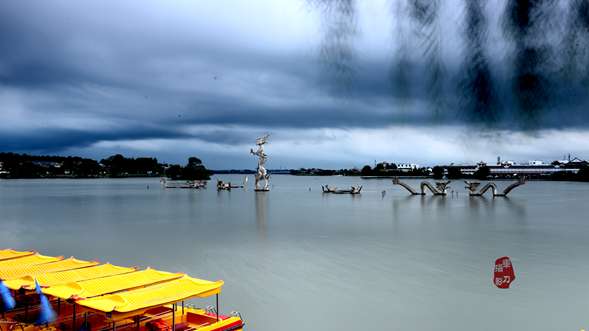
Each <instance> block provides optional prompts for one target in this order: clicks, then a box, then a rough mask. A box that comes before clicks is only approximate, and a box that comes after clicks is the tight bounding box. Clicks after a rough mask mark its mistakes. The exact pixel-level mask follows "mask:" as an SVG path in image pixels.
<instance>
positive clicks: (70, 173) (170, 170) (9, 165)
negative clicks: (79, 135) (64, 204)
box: [0, 153, 211, 180]
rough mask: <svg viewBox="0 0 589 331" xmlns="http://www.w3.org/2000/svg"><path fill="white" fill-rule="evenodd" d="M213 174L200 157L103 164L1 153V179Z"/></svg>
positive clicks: (119, 159)
mask: <svg viewBox="0 0 589 331" xmlns="http://www.w3.org/2000/svg"><path fill="white" fill-rule="evenodd" d="M210 175H211V172H210V171H209V170H208V169H207V168H206V167H205V166H204V165H203V164H202V161H201V160H200V159H199V158H197V157H190V158H188V163H187V164H186V165H185V166H181V165H178V164H166V163H159V162H158V160H157V159H156V158H151V157H138V158H129V157H125V156H123V155H121V154H115V155H112V156H110V157H107V158H105V159H102V160H100V161H96V160H93V159H90V158H82V157H77V156H65V157H64V156H34V155H28V154H17V153H0V177H2V178H105V177H111V178H122V177H163V176H165V177H168V178H171V179H182V180H184V179H185V180H206V179H210Z"/></svg>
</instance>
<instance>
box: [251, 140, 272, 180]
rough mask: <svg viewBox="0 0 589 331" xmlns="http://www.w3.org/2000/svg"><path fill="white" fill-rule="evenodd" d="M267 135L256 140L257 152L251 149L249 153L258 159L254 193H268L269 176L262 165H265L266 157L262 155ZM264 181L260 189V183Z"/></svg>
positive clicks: (264, 154)
mask: <svg viewBox="0 0 589 331" xmlns="http://www.w3.org/2000/svg"><path fill="white" fill-rule="evenodd" d="M268 137H270V135H269V134H267V135H265V136H263V137H260V138H258V139H256V145H258V150H256V151H254V150H253V148H252V149H250V153H252V154H253V155H256V156H257V157H258V172H257V173H256V188H255V190H256V191H270V188H269V187H268V186H269V185H270V181H269V180H270V175H269V174H268V172H267V171H266V168H265V167H264V165H265V164H266V159H267V158H268V155H266V153H264V144H266V143H267V142H268ZM262 180H264V186H263V187H260V181H262Z"/></svg>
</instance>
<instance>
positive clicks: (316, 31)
mask: <svg viewBox="0 0 589 331" xmlns="http://www.w3.org/2000/svg"><path fill="white" fill-rule="evenodd" d="M404 1H405V0H397V1H396V2H395V1H393V0H374V1H356V2H354V1H353V0H333V1H327V2H324V1H323V2H322V1H304V0H284V1H277V0H267V1H262V0H248V1H236V0H215V1H198V0H191V1H164V0H160V1H155V0H136V1H115V0H112V1H111V0H96V1H94V0H87V1H70V0H47V1H28V0H18V1H17V0H14V1H13V0H7V1H1V2H0V115H1V119H0V151H13V152H26V153H35V154H36V153H43V154H59V155H82V156H88V157H93V158H98V159H99V158H102V157H106V156H108V155H111V154H114V153H122V154H125V155H129V156H154V157H157V158H158V159H159V160H160V161H166V162H179V163H184V162H185V161H186V159H187V158H188V156H193V155H194V156H198V157H200V158H201V159H202V160H203V161H204V163H205V165H207V167H209V168H213V169H221V168H255V166H256V160H255V158H254V157H253V156H251V155H249V154H248V153H249V149H250V148H251V147H254V142H255V138H256V137H257V136H260V135H262V134H264V133H270V134H271V138H270V144H269V145H268V146H267V148H266V152H267V153H268V154H269V155H270V158H269V161H268V167H269V168H271V169H274V168H298V167H333V168H341V167H346V168H349V167H360V166H362V165H364V164H372V163H373V162H374V161H375V160H378V161H381V160H389V161H394V162H416V163H419V164H424V165H425V164H436V163H446V162H473V161H479V160H486V161H493V160H495V158H496V157H497V156H498V155H501V156H502V157H503V158H504V159H515V160H522V161H523V160H530V159H544V160H553V159H558V158H562V157H563V155H564V154H568V153H572V154H573V155H578V156H580V157H582V158H589V143H588V142H589V131H588V130H587V126H586V124H587V117H586V112H585V111H584V109H585V108H586V106H587V103H586V99H584V97H580V99H579V98H576V96H578V95H581V96H582V95H584V94H586V92H587V91H588V90H587V89H586V86H587V85H586V81H583V83H582V84H580V85H575V86H576V87H577V88H578V87H579V86H580V87H581V88H580V90H575V89H574V88H573V87H571V88H570V89H569V88H568V87H567V86H568V85H566V84H567V82H568V81H570V79H569V80H565V79H562V78H561V80H559V79H553V80H552V84H553V86H555V87H556V88H558V89H561V90H566V91H567V92H566V93H568V94H570V95H572V96H573V97H571V98H572V99H571V98H562V97H560V99H557V100H556V102H554V101H553V102H551V103H550V107H546V108H547V109H542V110H539V111H536V112H535V113H534V118H533V120H530V118H529V116H526V117H522V116H521V115H520V114H519V113H518V111H517V110H515V107H516V105H515V104H516V103H515V102H513V100H512V99H517V94H516V95H515V97H514V94H513V93H512V94H510V93H508V92H507V91H510V88H509V86H510V66H509V65H508V64H509V63H512V62H513V61H512V60H513V58H512V57H511V56H510V52H511V50H513V49H514V47H515V46H514V45H513V44H510V40H509V38H505V36H504V35H505V33H504V31H503V30H504V28H502V27H503V25H502V24H503V23H502V20H501V17H502V12H503V10H504V7H505V1H500V0H490V1H487V2H486V3H487V4H486V6H484V8H483V12H484V15H485V17H486V20H485V26H487V27H488V28H487V29H486V30H485V34H484V38H485V39H484V41H483V44H484V54H485V55H486V57H487V61H488V63H489V66H490V68H491V76H492V77H493V81H494V82H496V84H495V85H496V86H497V88H496V89H497V92H496V94H495V95H497V96H499V98H498V99H500V100H501V101H502V102H501V103H502V105H501V112H499V111H497V112H496V113H497V114H500V116H499V115H497V116H494V117H493V118H492V120H491V119H490V118H491V117H476V118H474V117H473V116H472V114H471V113H469V112H467V111H464V109H466V108H465V107H466V106H465V103H464V102H463V101H464V100H463V99H464V96H460V94H461V93H460V91H458V92H457V89H456V88H455V87H454V86H458V87H460V86H461V85H460V82H461V81H462V80H461V79H460V75H461V73H462V72H463V71H464V67H465V64H464V61H465V60H464V59H465V58H468V54H470V53H472V52H470V49H469V47H468V46H466V43H468V39H465V37H463V36H462V35H463V32H464V30H465V24H464V23H461V22H464V21H465V19H464V17H465V8H464V4H463V1H460V0H449V1H443V4H442V5H441V7H440V8H439V12H438V14H437V15H438V16H437V21H436V24H437V27H438V29H437V30H436V34H437V37H436V38H438V39H436V40H437V43H436V44H435V45H436V47H437V52H436V53H435V55H436V56H437V57H438V61H439V62H438V65H440V64H441V65H440V67H441V68H442V69H443V70H442V71H441V72H442V73H444V76H442V77H445V78H443V79H442V80H441V83H439V89H440V91H439V92H438V93H440V95H442V97H439V96H438V97H437V98H432V97H431V93H430V92H431V91H432V88H431V87H430V86H429V85H428V84H427V82H426V81H427V79H428V78H427V77H430V76H431V72H432V58H433V57H432V56H431V53H428V51H427V47H424V44H425V42H424V40H425V39H426V37H424V35H426V34H427V27H426V29H422V28H419V27H416V25H415V22H414V20H413V21H412V19H411V15H412V14H411V9H408V7H407V6H406V4H404ZM334 3H335V4H336V5H334ZM342 3H343V5H342ZM330 4H331V5H330ZM342 6H343V7H342ZM348 9H349V10H350V11H348ZM559 10H561V11H562V13H560V12H558V11H559ZM554 11H555V15H554V16H555V17H558V15H560V14H562V15H564V16H566V13H565V10H564V9H562V8H561V9H559V8H554ZM557 14H558V15H557ZM563 26H564V25H563ZM560 28H562V29H566V26H565V27H562V26H561V27H560ZM552 30H556V31H557V30H558V28H553V29H552ZM563 31H564V30H563ZM420 38H421V39H420ZM547 38H552V39H548V41H547V43H548V44H551V45H559V43H560V42H561V41H560V40H559V39H558V36H557V35H556V37H554V36H552V37H551V36H548V37H547ZM465 40H466V41H465ZM515 48H517V47H515ZM554 53H555V54H557V55H558V51H555V52H554ZM587 63H589V62H587ZM402 70H405V71H406V72H408V73H409V74H408V77H409V78H407V79H406V80H404V81H400V80H399V79H398V78H399V77H400V75H401V74H400V73H399V72H401V71H402ZM573 99H574V100H575V102H571V101H570V100H573ZM497 107H499V106H497ZM475 114H478V113H476V112H475ZM526 114H529V113H526ZM498 117H499V119H497V118H498ZM530 123H531V124H530Z"/></svg>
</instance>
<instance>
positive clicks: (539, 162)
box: [528, 161, 545, 166]
mask: <svg viewBox="0 0 589 331" xmlns="http://www.w3.org/2000/svg"><path fill="white" fill-rule="evenodd" d="M528 165H530V166H542V165H545V164H544V162H543V161H529V162H528Z"/></svg>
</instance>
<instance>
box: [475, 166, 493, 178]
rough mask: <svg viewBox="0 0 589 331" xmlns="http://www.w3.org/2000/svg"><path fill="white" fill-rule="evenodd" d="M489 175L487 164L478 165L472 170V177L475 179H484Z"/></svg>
mask: <svg viewBox="0 0 589 331" xmlns="http://www.w3.org/2000/svg"><path fill="white" fill-rule="evenodd" d="M489 175H491V169H490V168H489V167H487V166H482V167H479V168H478V169H477V171H475V172H474V177H475V178H476V179H481V180H484V179H487V177H489Z"/></svg>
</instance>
